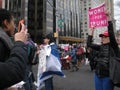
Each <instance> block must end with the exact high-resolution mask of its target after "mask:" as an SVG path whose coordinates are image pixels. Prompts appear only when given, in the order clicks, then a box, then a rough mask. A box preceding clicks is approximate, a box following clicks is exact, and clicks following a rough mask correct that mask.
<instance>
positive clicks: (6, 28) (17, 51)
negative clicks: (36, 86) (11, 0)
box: [0, 9, 28, 90]
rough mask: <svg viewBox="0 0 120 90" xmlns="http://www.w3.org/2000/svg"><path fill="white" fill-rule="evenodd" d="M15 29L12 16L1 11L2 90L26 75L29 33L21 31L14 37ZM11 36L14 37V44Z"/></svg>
mask: <svg viewBox="0 0 120 90" xmlns="http://www.w3.org/2000/svg"><path fill="white" fill-rule="evenodd" d="M14 29H15V25H14V20H13V16H12V14H11V13H10V12H9V11H7V10H5V9H0V73H1V74H0V90H2V89H5V88H8V87H10V86H11V85H14V84H16V83H18V82H20V81H22V80H23V79H24V75H25V70H26V63H27V61H28V54H27V47H26V45H25V42H26V40H27V31H26V30H21V31H20V32H18V33H16V34H15V35H14ZM11 36H14V40H15V42H14V43H13V42H12V41H11V39H10V37H11Z"/></svg>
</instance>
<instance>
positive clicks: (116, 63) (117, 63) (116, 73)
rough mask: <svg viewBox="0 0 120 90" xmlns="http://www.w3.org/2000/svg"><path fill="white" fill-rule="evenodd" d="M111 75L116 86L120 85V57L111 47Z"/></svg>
mask: <svg viewBox="0 0 120 90" xmlns="http://www.w3.org/2000/svg"><path fill="white" fill-rule="evenodd" d="M110 53H111V55H109V56H110V62H109V75H110V79H111V80H112V82H113V84H114V86H116V87H120V58H119V57H116V55H115V53H114V51H113V50H112V49H110Z"/></svg>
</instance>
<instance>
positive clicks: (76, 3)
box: [56, 0, 82, 42]
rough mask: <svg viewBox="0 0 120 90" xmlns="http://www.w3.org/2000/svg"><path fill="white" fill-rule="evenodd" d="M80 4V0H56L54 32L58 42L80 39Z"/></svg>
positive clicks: (77, 40) (78, 40)
mask: <svg viewBox="0 0 120 90" xmlns="http://www.w3.org/2000/svg"><path fill="white" fill-rule="evenodd" d="M80 5H81V4H80V0H56V32H57V33H58V35H59V41H60V42H62V41H66V42H67V41H68V42H80V41H82V39H81V12H80V11H81V6H80Z"/></svg>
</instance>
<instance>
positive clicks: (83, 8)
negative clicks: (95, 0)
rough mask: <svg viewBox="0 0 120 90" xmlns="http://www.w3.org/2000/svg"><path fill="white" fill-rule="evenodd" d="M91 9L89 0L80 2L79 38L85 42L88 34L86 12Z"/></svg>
mask: <svg viewBox="0 0 120 90" xmlns="http://www.w3.org/2000/svg"><path fill="white" fill-rule="evenodd" d="M90 8H91V0H81V37H82V38H84V40H85V41H86V39H87V37H88V33H89V27H88V21H89V19H88V10H89V9H90Z"/></svg>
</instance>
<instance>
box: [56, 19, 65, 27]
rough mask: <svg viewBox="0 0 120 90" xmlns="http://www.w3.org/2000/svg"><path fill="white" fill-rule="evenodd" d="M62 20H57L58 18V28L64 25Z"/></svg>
mask: <svg viewBox="0 0 120 90" xmlns="http://www.w3.org/2000/svg"><path fill="white" fill-rule="evenodd" d="M63 22H64V19H59V20H58V22H57V23H58V27H59V28H62V27H64V25H63Z"/></svg>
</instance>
